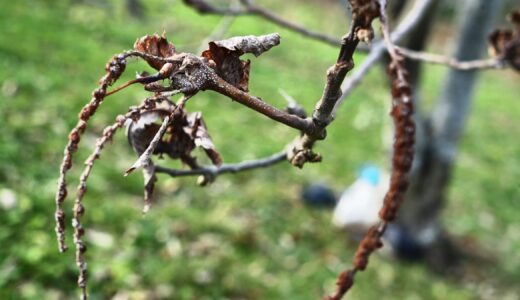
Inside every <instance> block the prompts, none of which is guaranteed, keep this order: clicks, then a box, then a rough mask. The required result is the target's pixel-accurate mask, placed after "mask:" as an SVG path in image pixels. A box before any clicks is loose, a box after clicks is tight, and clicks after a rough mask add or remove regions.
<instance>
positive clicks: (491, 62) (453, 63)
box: [396, 47, 505, 71]
mask: <svg viewBox="0 0 520 300" xmlns="http://www.w3.org/2000/svg"><path fill="white" fill-rule="evenodd" d="M396 49H397V50H398V51H399V53H401V54H402V55H403V56H404V57H406V58H409V59H413V60H418V61H422V62H427V63H432V64H439V65H445V66H448V67H451V68H454V69H457V70H461V71H469V70H485V69H500V68H504V67H505V64H504V63H502V62H501V61H500V59H496V58H490V59H478V60H470V61H458V60H456V59H454V58H451V57H447V56H443V55H438V54H432V53H427V52H421V51H414V50H410V49H406V48H402V47H396Z"/></svg>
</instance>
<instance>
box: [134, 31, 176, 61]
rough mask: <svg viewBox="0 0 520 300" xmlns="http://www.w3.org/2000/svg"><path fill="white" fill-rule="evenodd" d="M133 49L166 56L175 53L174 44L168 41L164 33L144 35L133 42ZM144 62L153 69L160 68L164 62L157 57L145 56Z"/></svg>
mask: <svg viewBox="0 0 520 300" xmlns="http://www.w3.org/2000/svg"><path fill="white" fill-rule="evenodd" d="M134 49H135V50H137V51H140V52H144V53H147V54H150V55H154V56H158V57H162V58H167V57H170V56H172V55H174V54H175V46H174V45H173V44H171V43H169V42H168V40H167V39H166V35H165V34H164V33H163V35H162V36H160V35H158V34H154V35H145V36H143V37H141V38H138V39H137V40H136V41H135V43H134ZM145 60H146V62H147V63H148V64H149V65H150V66H151V67H152V68H154V69H156V70H160V69H161V67H162V66H163V65H164V62H163V61H161V60H158V59H153V58H145Z"/></svg>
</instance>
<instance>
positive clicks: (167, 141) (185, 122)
mask: <svg viewBox="0 0 520 300" xmlns="http://www.w3.org/2000/svg"><path fill="white" fill-rule="evenodd" d="M163 103H167V105H163V106H162V107H156V108H153V109H150V110H146V111H143V112H141V113H140V117H139V118H138V119H136V120H131V121H130V122H129V123H128V124H127V137H128V142H129V143H130V145H131V146H132V148H133V149H134V150H135V152H136V153H137V154H138V155H141V154H142V153H143V152H144V151H145V150H146V149H147V148H148V146H149V145H150V143H151V141H152V139H153V138H154V136H155V135H156V134H157V132H158V131H159V128H160V123H161V122H162V121H163V120H164V118H165V117H166V116H169V115H170V116H173V118H172V120H171V122H170V123H169V124H168V127H167V129H166V133H165V134H164V135H163V137H162V138H161V140H160V141H159V144H158V145H157V147H156V148H155V150H154V154H156V155H159V156H162V155H168V156H169V157H170V158H172V159H180V160H181V161H182V162H183V163H185V164H186V165H188V166H189V167H191V168H196V167H197V164H196V160H195V158H194V157H192V156H191V153H192V152H193V150H194V149H195V148H196V147H200V148H202V149H203V150H204V151H205V153H206V154H207V156H208V157H209V159H210V160H211V162H212V163H213V164H214V165H216V166H219V165H221V164H222V158H221V156H220V154H219V152H218V151H217V150H216V149H215V145H214V144H213V141H212V139H211V137H210V135H209V134H208V130H207V128H206V124H205V123H204V120H203V119H202V114H201V113H200V112H195V113H187V112H186V110H185V109H184V108H182V107H181V106H177V105H176V104H174V103H173V102H163Z"/></svg>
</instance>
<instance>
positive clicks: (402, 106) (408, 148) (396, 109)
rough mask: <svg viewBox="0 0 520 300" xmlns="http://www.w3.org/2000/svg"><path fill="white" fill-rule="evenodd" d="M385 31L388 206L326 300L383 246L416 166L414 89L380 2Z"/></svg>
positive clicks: (348, 285) (335, 296) (348, 284)
mask: <svg viewBox="0 0 520 300" xmlns="http://www.w3.org/2000/svg"><path fill="white" fill-rule="evenodd" d="M380 4H381V5H380V16H379V19H380V21H381V31H382V32H383V37H384V40H385V43H386V44H387V45H386V48H387V49H388V53H389V55H390V58H391V62H390V65H389V67H388V73H389V75H390V79H391V91H392V109H391V113H390V114H391V116H392V119H393V121H394V127H395V129H394V130H395V133H394V148H393V155H392V173H391V177H390V187H389V189H388V191H387V193H386V195H385V198H384V204H383V207H382V208H381V210H380V212H379V217H380V219H381V220H380V222H379V224H377V225H374V226H373V227H371V228H370V229H369V230H368V231H367V233H366V234H365V236H364V238H363V239H362V240H361V242H360V243H359V246H358V248H357V250H356V254H355V256H354V261H353V266H352V268H351V269H349V270H346V271H343V272H342V273H341V274H340V275H339V277H338V280H337V283H336V284H337V289H336V292H335V293H334V294H333V295H331V296H329V297H328V298H326V299H329V300H338V299H341V298H342V297H343V296H344V295H345V294H346V293H347V292H348V291H349V290H350V288H351V287H352V286H353V284H354V277H355V274H356V273H357V272H358V271H363V270H365V269H366V267H367V265H368V261H369V258H370V255H371V254H372V253H373V252H374V251H376V250H377V249H379V248H381V247H382V246H383V243H382V240H381V239H382V236H383V234H384V232H385V230H386V227H387V226H388V223H389V222H391V221H393V220H394V219H395V217H396V215H397V211H398V209H399V207H400V205H401V202H402V201H403V199H404V193H405V192H406V190H407V188H408V178H407V175H408V172H409V171H410V168H411V166H412V162H413V154H414V149H413V147H414V141H415V124H414V121H413V111H414V108H413V101H412V89H411V86H410V84H409V81H408V78H407V72H406V70H405V68H404V64H403V57H402V56H401V55H400V54H399V53H398V52H397V51H396V49H395V46H394V45H393V43H392V41H391V40H390V34H389V32H388V27H387V25H386V17H385V7H386V1H384V0H382V1H380Z"/></svg>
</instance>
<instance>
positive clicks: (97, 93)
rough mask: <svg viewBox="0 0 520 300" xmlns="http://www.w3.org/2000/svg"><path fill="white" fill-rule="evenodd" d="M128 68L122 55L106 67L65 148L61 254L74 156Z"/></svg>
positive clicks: (59, 215)
mask: <svg viewBox="0 0 520 300" xmlns="http://www.w3.org/2000/svg"><path fill="white" fill-rule="evenodd" d="M125 67H126V55H125V54H120V55H116V56H114V57H113V58H112V59H111V60H110V61H109V62H108V63H107V64H106V66H105V71H106V74H105V75H104V76H103V77H102V78H101V79H100V82H99V87H98V88H97V89H96V90H94V92H92V99H91V100H90V102H89V103H88V104H87V105H85V107H83V109H82V110H81V112H80V114H79V121H78V123H77V124H76V126H75V127H74V128H73V129H72V131H71V132H70V134H69V141H68V143H67V146H66V147H65V151H64V155H63V162H62V163H61V167H60V176H59V179H58V190H57V193H56V212H55V219H56V234H57V237H58V246H59V250H60V252H65V251H66V250H67V246H66V245H65V212H64V211H63V208H62V204H63V201H65V198H66V197H67V183H66V178H65V176H66V173H67V171H68V170H69V169H70V168H71V167H72V155H73V154H74V152H76V150H77V149H78V144H79V142H80V140H81V135H82V134H83V133H84V132H85V129H86V128H87V122H88V120H89V119H90V117H91V116H92V115H94V114H95V113H96V110H97V108H98V107H99V105H100V104H101V103H102V102H103V99H104V98H105V95H106V93H107V88H108V87H109V86H110V85H112V84H113V83H114V82H115V81H116V80H117V79H118V78H119V76H121V74H122V73H123V71H124V70H125Z"/></svg>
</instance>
